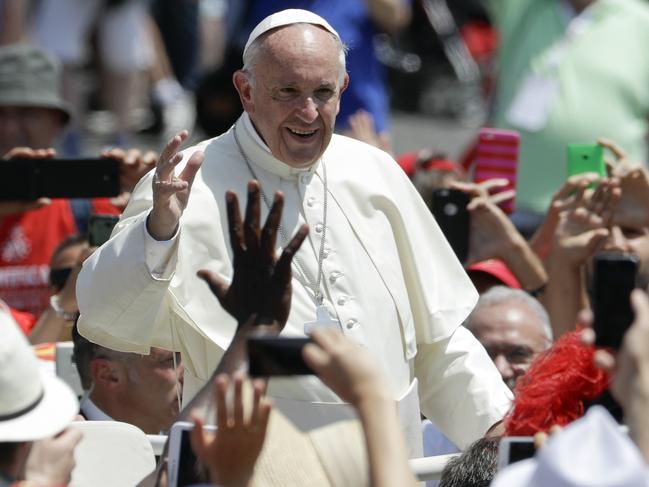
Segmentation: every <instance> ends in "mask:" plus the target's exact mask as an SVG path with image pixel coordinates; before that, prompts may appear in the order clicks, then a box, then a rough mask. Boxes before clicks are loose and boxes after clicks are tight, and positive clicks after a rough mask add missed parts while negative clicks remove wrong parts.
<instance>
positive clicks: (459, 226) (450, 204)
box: [431, 188, 469, 264]
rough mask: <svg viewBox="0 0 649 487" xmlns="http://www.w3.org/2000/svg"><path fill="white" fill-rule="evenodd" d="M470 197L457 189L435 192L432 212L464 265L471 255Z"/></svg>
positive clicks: (443, 189) (444, 189)
mask: <svg viewBox="0 0 649 487" xmlns="http://www.w3.org/2000/svg"><path fill="white" fill-rule="evenodd" d="M468 204H469V195H467V194H466V193H464V192H463V191H459V190H457V189H448V188H438V189H435V190H433V198H432V202H431V211H432V212H433V216H434V217H435V220H437V224H438V225H439V226H440V228H441V229H442V232H443V233H444V236H445V237H446V239H447V240H448V243H449V244H451V247H452V248H453V250H454V251H455V255H457V258H458V259H459V260H460V262H462V263H463V264H464V263H465V262H466V258H467V256H468V254H469V212H468V211H467V209H466V207H467V205H468Z"/></svg>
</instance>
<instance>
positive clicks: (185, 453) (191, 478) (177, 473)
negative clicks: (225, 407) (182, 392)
mask: <svg viewBox="0 0 649 487" xmlns="http://www.w3.org/2000/svg"><path fill="white" fill-rule="evenodd" d="M193 429H194V423H189V422H187V421H178V422H176V423H174V424H173V425H172V426H171V430H170V431H169V451H168V456H167V471H168V475H169V482H168V485H169V487H184V486H185V485H193V484H201V483H209V478H207V476H206V475H207V473H206V471H205V470H204V469H203V468H201V466H200V465H199V464H198V461H197V459H196V456H195V455H194V452H193V450H192V446H191V442H190V439H189V435H190V433H191V431H192V430H193ZM204 429H205V430H206V431H216V426H211V425H205V427H204Z"/></svg>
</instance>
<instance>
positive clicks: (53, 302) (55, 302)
mask: <svg viewBox="0 0 649 487" xmlns="http://www.w3.org/2000/svg"><path fill="white" fill-rule="evenodd" d="M50 306H51V307H52V309H53V310H54V312H55V313H56V316H58V317H59V318H63V319H64V320H65V321H76V319H77V317H78V316H79V313H78V312H76V311H66V310H64V309H63V306H61V303H60V302H59V297H58V295H56V294H55V295H53V296H52V297H50Z"/></svg>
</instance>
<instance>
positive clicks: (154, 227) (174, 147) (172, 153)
mask: <svg viewBox="0 0 649 487" xmlns="http://www.w3.org/2000/svg"><path fill="white" fill-rule="evenodd" d="M187 137H189V133H188V132H187V131H186V130H183V131H182V132H180V133H179V134H177V135H175V136H174V137H173V138H172V139H171V140H170V141H169V143H167V145H166V146H165V148H164V149H163V150H162V153H161V154H160V158H159V159H158V162H157V163H156V167H155V172H154V174H153V182H152V185H153V209H152V210H151V214H150V215H149V218H148V220H147V229H148V231H149V234H150V235H151V236H152V237H153V238H155V239H156V240H169V239H170V238H171V237H172V236H173V235H174V233H175V232H176V228H177V227H178V222H179V221H180V217H181V215H182V214H183V211H184V210H185V208H186V207H187V202H188V200H189V193H190V191H191V188H192V183H193V182H194V177H195V176H196V173H197V172H198V170H199V169H200V167H201V164H202V163H203V159H204V155H203V153H202V152H201V151H196V152H194V153H193V154H192V155H191V156H190V157H189V160H188V161H187V163H186V165H185V167H184V169H183V170H182V171H181V172H180V174H178V175H176V166H177V165H178V164H179V163H180V161H182V159H183V156H182V154H180V153H178V149H179V148H180V145H181V144H182V143H183V142H184V141H185V140H186V139H187Z"/></svg>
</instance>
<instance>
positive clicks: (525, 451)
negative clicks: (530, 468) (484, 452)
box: [498, 436, 536, 470]
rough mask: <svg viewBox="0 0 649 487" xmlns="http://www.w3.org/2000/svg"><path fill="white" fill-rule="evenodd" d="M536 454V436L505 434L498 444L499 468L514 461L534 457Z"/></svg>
mask: <svg viewBox="0 0 649 487" xmlns="http://www.w3.org/2000/svg"><path fill="white" fill-rule="evenodd" d="M535 454H536V448H535V447H534V437H532V436H505V437H503V438H502V439H501V440H500V444H499V446H498V470H500V469H502V468H505V467H506V466H507V465H510V464H512V463H515V462H520V461H521V460H527V459H528V458H532V457H533V456H534V455H535Z"/></svg>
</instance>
